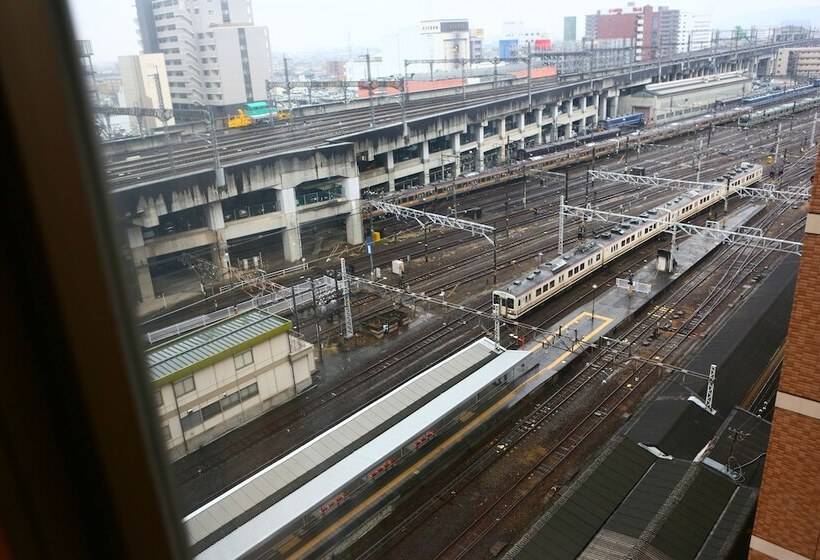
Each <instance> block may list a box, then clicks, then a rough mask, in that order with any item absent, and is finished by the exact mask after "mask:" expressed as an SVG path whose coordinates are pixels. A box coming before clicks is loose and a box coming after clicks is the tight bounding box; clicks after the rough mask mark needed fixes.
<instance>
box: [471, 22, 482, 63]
mask: <svg viewBox="0 0 820 560" xmlns="http://www.w3.org/2000/svg"><path fill="white" fill-rule="evenodd" d="M483 56H484V30H483V29H481V28H476V29H471V30H470V59H472V60H475V59H479V58H481V57H483Z"/></svg>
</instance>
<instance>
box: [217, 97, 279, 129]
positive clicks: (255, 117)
mask: <svg viewBox="0 0 820 560" xmlns="http://www.w3.org/2000/svg"><path fill="white" fill-rule="evenodd" d="M290 118H291V113H290V111H278V110H277V109H276V107H271V106H270V105H268V102H267V101H254V102H252V103H246V104H245V105H243V106H242V107H241V108H240V109H237V111H236V114H234V115H232V116H231V117H228V120H227V126H228V128H244V127H248V126H254V125H257V124H270V123H271V122H272V121H284V120H290Z"/></svg>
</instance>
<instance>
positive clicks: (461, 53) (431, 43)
mask: <svg viewBox="0 0 820 560" xmlns="http://www.w3.org/2000/svg"><path fill="white" fill-rule="evenodd" d="M419 32H420V33H421V35H422V36H423V37H425V38H426V41H427V45H426V46H427V56H428V57H429V58H434V59H437V60H445V61H448V63H445V64H444V65H443V66H441V65H440V67H441V69H445V68H446V69H453V68H459V67H460V62H459V61H461V60H462V59H468V58H470V43H471V41H470V22H469V21H467V20H466V19H436V20H425V21H422V22H421V24H420V29H419ZM449 61H453V62H452V63H449Z"/></svg>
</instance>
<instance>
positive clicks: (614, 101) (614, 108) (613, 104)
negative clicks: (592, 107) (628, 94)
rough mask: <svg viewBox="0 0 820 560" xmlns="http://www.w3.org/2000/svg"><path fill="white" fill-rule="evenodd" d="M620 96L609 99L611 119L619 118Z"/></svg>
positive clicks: (616, 94)
mask: <svg viewBox="0 0 820 560" xmlns="http://www.w3.org/2000/svg"><path fill="white" fill-rule="evenodd" d="M619 97H620V95H618V93H617V92H616V93H615V96H614V97H610V98H609V116H610V117H617V116H618V98H619Z"/></svg>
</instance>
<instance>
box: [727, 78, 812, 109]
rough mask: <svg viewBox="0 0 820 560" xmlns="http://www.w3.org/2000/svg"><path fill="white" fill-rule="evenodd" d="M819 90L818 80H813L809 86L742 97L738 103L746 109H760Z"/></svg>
mask: <svg viewBox="0 0 820 560" xmlns="http://www.w3.org/2000/svg"><path fill="white" fill-rule="evenodd" d="M817 88H820V80H814V81H812V82H811V83H810V84H806V85H803V86H798V87H795V88H791V89H784V90H780V91H769V92H766V93H761V94H758V95H750V96H748V97H744V98H743V99H742V100H741V101H740V102H741V103H742V104H743V105H745V106H747V107H760V106H763V105H770V104H772V103H780V102H781V101H787V100H789V99H795V98H798V97H802V96H804V95H811V94H812V93H813V92H815V91H817Z"/></svg>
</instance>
